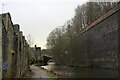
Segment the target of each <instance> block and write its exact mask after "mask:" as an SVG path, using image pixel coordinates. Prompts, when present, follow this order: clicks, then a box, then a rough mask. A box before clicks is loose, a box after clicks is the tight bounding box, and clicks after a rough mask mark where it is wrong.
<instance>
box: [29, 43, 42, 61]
mask: <svg viewBox="0 0 120 80" xmlns="http://www.w3.org/2000/svg"><path fill="white" fill-rule="evenodd" d="M31 49H32V55H31V56H32V59H34V60H35V61H38V60H40V59H41V47H37V46H36V45H35V47H31Z"/></svg>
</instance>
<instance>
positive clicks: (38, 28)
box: [0, 0, 88, 49]
mask: <svg viewBox="0 0 120 80" xmlns="http://www.w3.org/2000/svg"><path fill="white" fill-rule="evenodd" d="M86 1H88V0H24V1H23V0H4V1H2V3H1V2H0V5H2V4H4V5H3V6H2V8H1V7H0V12H10V14H11V16H12V21H13V23H14V24H19V25H20V28H21V31H23V33H24V35H25V36H27V35H28V34H30V35H31V36H32V38H33V41H34V44H37V46H40V47H42V49H43V48H45V44H46V39H47V37H48V35H49V33H50V32H51V31H52V30H53V29H55V28H56V27H58V26H62V25H63V24H64V23H65V22H66V21H67V20H70V19H71V18H72V17H73V16H74V13H75V8H76V7H77V5H80V4H82V3H84V2H86Z"/></svg>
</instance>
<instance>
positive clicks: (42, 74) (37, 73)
mask: <svg viewBox="0 0 120 80" xmlns="http://www.w3.org/2000/svg"><path fill="white" fill-rule="evenodd" d="M30 68H31V71H32V73H33V75H32V76H31V77H32V78H39V79H40V78H50V77H49V76H48V75H47V72H46V71H45V70H43V69H41V68H40V67H37V66H35V65H31V66H30Z"/></svg>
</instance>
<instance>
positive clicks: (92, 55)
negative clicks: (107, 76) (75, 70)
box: [76, 4, 120, 68]
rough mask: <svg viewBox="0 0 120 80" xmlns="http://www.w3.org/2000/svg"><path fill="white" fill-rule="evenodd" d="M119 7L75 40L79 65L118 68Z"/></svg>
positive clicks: (94, 23)
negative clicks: (77, 42)
mask: <svg viewBox="0 0 120 80" xmlns="http://www.w3.org/2000/svg"><path fill="white" fill-rule="evenodd" d="M119 6H120V4H119V5H118V6H116V7H114V8H113V9H111V10H110V11H108V12H107V13H106V14H104V15H103V16H101V17H100V18H99V19H97V20H96V21H95V22H93V23H92V24H91V25H89V26H88V27H86V28H85V29H84V30H83V31H82V32H81V34H80V35H79V38H77V39H76V41H79V44H77V45H78V46H79V47H78V49H79V51H78V52H79V53H78V54H76V55H79V56H78V57H77V59H78V61H77V62H78V63H79V65H83V64H84V65H90V66H98V67H104V68H118V54H119V53H118V36H119V35H118V26H119V25H118V23H119V22H118V20H119V19H120V18H119V17H118V15H119V13H120V7H119ZM76 65H77V64H76Z"/></svg>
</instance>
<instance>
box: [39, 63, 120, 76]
mask: <svg viewBox="0 0 120 80" xmlns="http://www.w3.org/2000/svg"><path fill="white" fill-rule="evenodd" d="M41 67H42V68H44V69H45V70H48V71H51V72H53V73H55V74H57V75H60V78H118V70H114V69H104V68H87V67H86V68H84V67H73V66H72V67H69V66H64V65H55V64H54V63H48V65H46V66H41Z"/></svg>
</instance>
